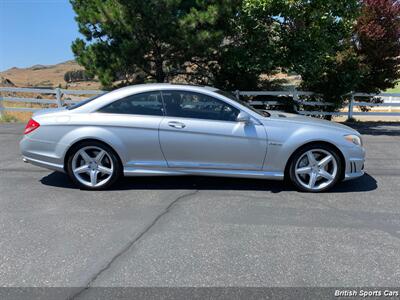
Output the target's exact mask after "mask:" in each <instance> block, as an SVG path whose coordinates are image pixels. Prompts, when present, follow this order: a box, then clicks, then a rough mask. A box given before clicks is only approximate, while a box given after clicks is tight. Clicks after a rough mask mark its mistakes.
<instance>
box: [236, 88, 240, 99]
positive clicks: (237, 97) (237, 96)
mask: <svg viewBox="0 0 400 300" xmlns="http://www.w3.org/2000/svg"><path fill="white" fill-rule="evenodd" d="M235 96H236V99H238V100H240V92H239V90H236V91H235Z"/></svg>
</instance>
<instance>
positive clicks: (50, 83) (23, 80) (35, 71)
mask: <svg viewBox="0 0 400 300" xmlns="http://www.w3.org/2000/svg"><path fill="white" fill-rule="evenodd" d="M74 70H83V67H82V66H80V65H78V63H77V62H76V61H74V60H69V61H66V62H63V63H59V64H56V65H34V66H32V67H29V68H16V67H14V68H11V69H8V70H6V71H3V72H0V78H2V81H7V82H12V84H13V85H14V86H16V87H31V86H41V87H58V86H59V85H61V87H63V88H65V87H67V83H66V82H65V81H64V74H65V73H66V72H68V71H74ZM1 85H2V84H1ZM3 86H4V85H3ZM68 88H71V89H99V88H100V83H99V82H97V81H86V82H76V83H70V84H68Z"/></svg>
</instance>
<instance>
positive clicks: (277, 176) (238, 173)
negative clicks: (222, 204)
mask: <svg viewBox="0 0 400 300" xmlns="http://www.w3.org/2000/svg"><path fill="white" fill-rule="evenodd" d="M124 175H125V176H180V175H204V176H221V177H243V178H259V179H272V180H283V177H284V174H283V172H265V171H247V170H215V169H180V168H170V169H167V168H160V169H147V168H146V169H144V168H142V169H140V168H132V167H125V168H124Z"/></svg>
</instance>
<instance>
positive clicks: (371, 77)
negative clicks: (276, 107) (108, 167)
mask: <svg viewBox="0 0 400 300" xmlns="http://www.w3.org/2000/svg"><path fill="white" fill-rule="evenodd" d="M70 2H71V4H72V6H73V9H74V10H75V12H76V21H77V23H78V26H79V31H80V33H81V34H82V35H83V36H84V38H78V39H77V40H75V41H74V42H73V44H72V50H73V52H74V55H75V57H76V59H77V61H78V63H80V64H81V65H82V66H84V67H85V68H86V70H87V71H88V73H89V74H91V75H92V76H94V75H96V76H97V77H98V78H99V80H100V82H101V83H102V85H103V86H104V87H105V88H109V89H111V88H114V87H115V86H114V85H113V84H114V82H115V81H116V80H119V86H121V85H130V84H135V83H144V82H168V81H171V80H173V79H174V78H177V77H179V76H183V77H184V78H185V80H187V81H188V82H190V83H195V84H205V85H213V86H216V87H218V88H221V89H225V90H236V89H239V90H257V89H268V88H271V85H272V83H271V82H270V81H268V80H266V79H265V76H261V75H269V74H273V73H274V72H276V70H278V69H279V70H282V71H283V72H287V73H289V72H294V73H296V74H299V75H301V78H302V81H301V86H300V88H301V89H304V90H311V91H315V92H318V93H321V94H323V95H324V99H325V100H326V101H329V102H332V103H335V104H336V107H339V106H340V105H341V103H342V99H343V97H342V96H343V95H345V94H347V93H349V92H351V91H362V92H379V91H381V90H385V89H387V88H391V87H394V85H395V84H396V81H397V80H398V78H399V76H400V69H399V65H400V2H399V1H397V0H361V1H360V0H342V1H337V0H210V1H197V0H146V1H142V0H106V1H104V0H70Z"/></svg>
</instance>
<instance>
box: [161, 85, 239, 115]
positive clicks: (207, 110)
mask: <svg viewBox="0 0 400 300" xmlns="http://www.w3.org/2000/svg"><path fill="white" fill-rule="evenodd" d="M162 95H163V99H164V103H165V109H166V115H167V116H170V117H182V118H195V119H208V120H221V121H236V117H237V116H238V114H239V112H240V111H239V110H238V109H237V108H235V107H233V106H231V105H229V104H227V103H225V102H223V101H221V100H218V99H215V98H213V97H210V96H207V95H204V94H200V93H194V92H187V91H163V92H162Z"/></svg>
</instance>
